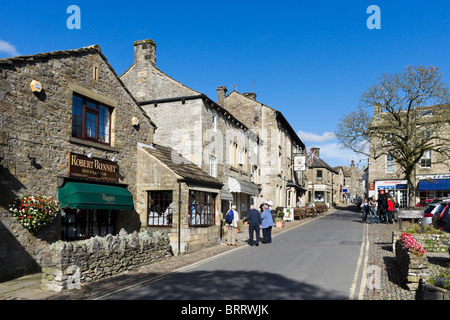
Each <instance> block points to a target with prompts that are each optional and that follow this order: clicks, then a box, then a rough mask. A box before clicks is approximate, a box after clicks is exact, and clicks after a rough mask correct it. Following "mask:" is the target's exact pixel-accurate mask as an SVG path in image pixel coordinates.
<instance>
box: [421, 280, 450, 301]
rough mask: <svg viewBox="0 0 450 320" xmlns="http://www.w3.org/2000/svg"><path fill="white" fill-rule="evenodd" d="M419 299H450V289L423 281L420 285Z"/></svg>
mask: <svg viewBox="0 0 450 320" xmlns="http://www.w3.org/2000/svg"><path fill="white" fill-rule="evenodd" d="M416 299H417V300H450V291H448V290H446V289H444V288H441V287H436V286H433V285H431V284H429V283H421V285H420V286H419V289H418V292H417V296H416Z"/></svg>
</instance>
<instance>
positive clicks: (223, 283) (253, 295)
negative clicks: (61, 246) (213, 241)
mask: <svg viewBox="0 0 450 320" xmlns="http://www.w3.org/2000/svg"><path fill="white" fill-rule="evenodd" d="M155 275H156V274H154V275H153V277H154V276H155ZM127 278H129V276H125V275H123V276H118V277H115V283H116V286H115V287H114V289H113V288H105V287H104V288H103V290H101V291H98V289H99V288H102V281H99V282H96V285H95V287H96V289H97V290H96V291H97V293H94V292H90V294H88V295H86V296H84V297H82V296H79V295H77V293H76V292H75V291H74V292H73V293H74V294H75V296H78V297H75V296H72V297H71V294H70V293H68V294H64V295H61V296H59V297H58V298H57V300H60V299H62V300H64V299H93V298H95V297H97V298H100V299H102V300H103V299H107V300H109V299H111V300H344V299H347V298H348V297H346V296H344V295H342V294H341V293H338V292H335V291H330V290H326V289H324V288H322V287H319V286H318V285H314V284H311V283H301V282H297V281H293V280H292V279H289V278H287V277H284V276H282V275H278V274H273V273H265V272H256V271H251V272H247V271H239V272H231V271H214V272H207V271H195V272H183V273H175V274H169V275H167V276H166V277H164V278H163V279H161V280H158V281H154V280H152V279H151V278H152V277H146V278H147V280H143V279H141V280H140V281H139V282H138V283H139V284H138V285H136V286H133V287H131V288H129V289H127V290H124V291H120V292H117V291H118V290H120V287H121V285H125V284H126V285H128V286H130V282H129V281H128V280H130V279H127ZM133 280H135V278H133ZM313 281H314V279H311V282H313ZM83 290H84V291H85V292H89V291H91V290H92V289H90V288H88V287H87V288H85V289H83ZM100 292H101V293H100ZM112 293H116V294H112ZM108 294H110V295H108Z"/></svg>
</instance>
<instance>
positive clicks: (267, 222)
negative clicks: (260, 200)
mask: <svg viewBox="0 0 450 320" xmlns="http://www.w3.org/2000/svg"><path fill="white" fill-rule="evenodd" d="M263 208H264V211H263V213H262V214H261V219H262V222H261V229H262V232H263V241H262V243H271V242H272V226H273V219H272V214H271V213H270V209H269V208H270V207H269V206H268V205H267V204H265V205H264V206H263Z"/></svg>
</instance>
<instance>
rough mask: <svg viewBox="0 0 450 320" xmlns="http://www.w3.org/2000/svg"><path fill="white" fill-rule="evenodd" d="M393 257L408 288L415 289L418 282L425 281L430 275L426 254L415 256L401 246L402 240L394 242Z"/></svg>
mask: <svg viewBox="0 0 450 320" xmlns="http://www.w3.org/2000/svg"><path fill="white" fill-rule="evenodd" d="M395 257H396V259H397V263H398V265H399V268H400V273H401V276H402V278H403V281H404V282H405V283H406V285H407V286H408V288H409V290H417V289H418V287H419V282H420V281H421V280H422V281H425V280H426V279H428V277H429V276H430V270H429V263H428V259H427V257H426V255H424V256H423V257H418V256H415V255H414V254H413V253H411V252H409V251H407V250H406V249H404V248H403V245H402V242H401V241H400V240H398V241H397V242H396V243H395Z"/></svg>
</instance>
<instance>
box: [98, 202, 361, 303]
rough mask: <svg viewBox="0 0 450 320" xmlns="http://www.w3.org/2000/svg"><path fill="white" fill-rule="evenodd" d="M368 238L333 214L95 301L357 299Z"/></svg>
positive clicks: (350, 218)
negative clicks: (271, 239)
mask: <svg viewBox="0 0 450 320" xmlns="http://www.w3.org/2000/svg"><path fill="white" fill-rule="evenodd" d="M366 233H367V225H366V224H361V222H360V214H359V213H356V212H354V211H349V210H336V211H335V212H333V213H330V214H328V215H325V216H323V217H321V218H319V219H316V220H312V221H310V222H308V223H305V224H302V225H299V226H298V227H296V228H293V229H292V230H289V231H287V232H284V233H281V234H279V235H277V236H276V237H274V238H273V243H272V244H260V245H259V246H258V247H250V246H243V247H242V248H240V249H236V250H232V251H229V252H226V253H225V254H221V255H219V256H216V257H211V258H210V259H208V260H207V261H202V262H200V263H197V264H195V265H191V266H188V267H185V268H183V269H181V270H178V271H177V272H174V273H169V274H166V275H160V276H155V277H154V278H151V279H147V280H145V281H142V282H140V283H138V284H133V285H132V286H129V287H128V288H122V289H117V290H115V291H112V292H109V293H108V294H106V295H102V296H99V297H97V299H121V300H146V299H151V300H186V299H188V300H203V299H208V300H226V299H233V300H275V299H277V300H278V299H281V300H286V299H288V300H292V299H296V300H297V299H321V300H325V299H345V300H347V299H358V298H361V296H362V291H360V287H361V286H362V287H364V285H365V283H364V281H361V280H360V278H361V273H362V270H364V261H366V257H365V256H366V252H367V251H368V250H367V246H366V242H367V241H366V240H367V237H366Z"/></svg>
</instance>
